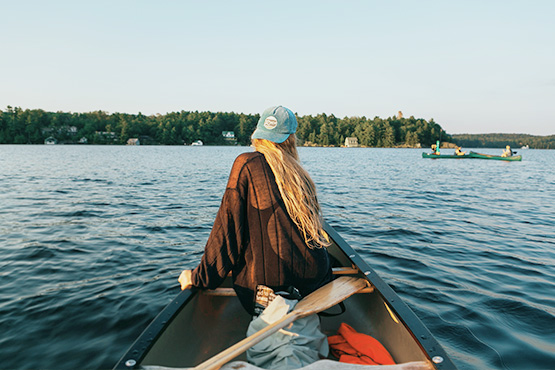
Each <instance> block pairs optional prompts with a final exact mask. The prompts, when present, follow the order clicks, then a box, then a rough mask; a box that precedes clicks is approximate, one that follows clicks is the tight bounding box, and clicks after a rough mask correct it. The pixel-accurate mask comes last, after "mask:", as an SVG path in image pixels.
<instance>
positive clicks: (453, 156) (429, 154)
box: [422, 153, 470, 159]
mask: <svg viewBox="0 0 555 370" xmlns="http://www.w3.org/2000/svg"><path fill="white" fill-rule="evenodd" d="M422 158H436V159H440V158H458V159H462V158H470V155H469V154H463V155H456V154H432V153H422Z"/></svg>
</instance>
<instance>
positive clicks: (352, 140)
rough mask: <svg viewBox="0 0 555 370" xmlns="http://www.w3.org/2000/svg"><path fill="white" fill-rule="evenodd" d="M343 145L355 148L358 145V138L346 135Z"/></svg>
mask: <svg viewBox="0 0 555 370" xmlns="http://www.w3.org/2000/svg"><path fill="white" fill-rule="evenodd" d="M345 146H346V147H347V148H356V147H358V139H357V138H356V137H348V138H346V139H345Z"/></svg>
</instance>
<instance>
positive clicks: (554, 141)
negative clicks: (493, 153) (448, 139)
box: [452, 134, 555, 149]
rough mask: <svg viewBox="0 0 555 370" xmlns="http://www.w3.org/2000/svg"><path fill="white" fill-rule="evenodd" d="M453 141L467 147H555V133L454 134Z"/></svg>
mask: <svg viewBox="0 0 555 370" xmlns="http://www.w3.org/2000/svg"><path fill="white" fill-rule="evenodd" d="M452 138H453V141H454V142H455V143H456V144H457V145H459V146H463V147H467V148H504V147H505V146H506V145H510V146H511V148H513V149H514V148H520V147H522V146H526V145H528V146H529V147H530V148H534V149H555V135H550V136H534V135H527V134H454V135H453V136H452Z"/></svg>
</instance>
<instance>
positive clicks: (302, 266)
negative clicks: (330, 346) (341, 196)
mask: <svg viewBox="0 0 555 370" xmlns="http://www.w3.org/2000/svg"><path fill="white" fill-rule="evenodd" d="M296 129H297V119H296V118H295V115H294V114H293V112H292V111H291V110H289V109H287V108H285V107H282V106H277V107H271V108H268V109H266V110H265V111H264V112H263V113H262V115H261V117H260V120H259V121H258V125H257V128H256V130H255V131H254V133H253V135H252V139H253V146H254V148H255V151H254V152H251V153H243V154H241V155H239V156H238V157H237V159H236V160H235V162H234V164H233V167H232V169H231V174H230V176H229V180H228V183H227V187H226V190H225V193H224V196H223V199H222V203H221V205H220V209H219V210H218V213H217V215H216V220H215V222H214V226H213V227H212V231H211V233H210V236H209V238H208V241H207V243H206V246H205V251H204V255H203V256H202V259H201V261H200V264H199V266H198V267H197V268H195V269H194V270H184V271H183V272H182V273H181V275H180V277H179V282H180V283H181V288H182V289H187V288H190V287H197V288H200V289H215V288H217V287H218V286H219V285H220V284H221V283H222V282H223V280H224V279H225V277H226V276H227V275H228V274H229V273H231V275H232V280H233V288H234V289H235V291H236V293H237V297H238V298H239V300H240V301H241V303H242V305H243V307H244V308H245V309H246V310H247V311H248V312H249V313H250V314H251V315H253V317H254V318H255V320H253V321H252V322H251V326H252V325H257V321H256V316H257V315H258V314H260V313H261V312H262V310H263V309H264V308H265V306H266V305H267V304H268V302H269V301H271V300H272V299H273V297H275V294H276V293H279V292H287V293H285V294H283V295H286V298H289V299H300V298H301V297H304V296H306V295H308V294H310V293H311V292H313V291H314V290H316V289H318V288H319V287H321V286H323V285H325V284H326V283H328V282H329V281H330V280H331V279H332V274H331V264H330V259H329V255H328V252H327V250H326V248H325V247H326V246H327V245H328V244H329V242H328V239H327V235H326V234H325V232H324V231H323V227H322V218H321V212H320V206H319V204H318V200H317V197H316V188H315V185H314V183H313V181H312V179H311V178H310V176H309V175H308V173H307V172H306V170H305V169H304V168H303V167H302V166H301V164H300V162H299V156H298V152H297V147H296V137H295V132H296ZM307 319H308V320H307V321H302V320H303V319H301V321H297V322H295V323H294V327H295V326H299V328H298V329H299V330H300V331H301V332H302V331H304V330H305V329H306V327H312V329H314V328H315V326H318V325H319V323H318V317H317V315H313V316H309V317H308V318H307ZM289 330H291V331H295V328H291V329H289ZM316 331H318V330H316ZM320 334H321V333H320ZM276 335H282V336H283V334H282V332H278V333H276V334H274V335H273V336H272V338H273V339H272V340H274V341H276V342H275V346H276V347H279V346H282V344H283V343H281V342H280V341H282V340H285V341H291V338H281V339H280V338H276ZM315 336H316V337H317V338H316V342H315V343H314V346H313V347H314V348H313V350H312V352H311V353H310V354H309V356H308V357H307V356H306V353H302V354H299V356H297V358H295V356H293V358H292V359H287V360H284V359H281V358H280V355H279V354H276V355H275V356H271V355H270V356H268V353H267V349H265V350H264V351H263V352H264V353H263V354H262V353H257V349H256V348H254V349H252V350H250V351H249V352H247V357H248V358H249V360H250V361H251V362H253V363H255V364H256V365H257V366H261V367H265V368H287V367H289V365H290V367H291V368H295V366H296V367H302V366H305V365H307V364H308V363H310V362H312V361H316V360H318V352H320V355H321V356H322V355H323V356H325V355H327V353H326V352H327V343H326V339H325V336H324V335H323V334H321V335H319V334H317V333H316V335H315ZM293 337H294V335H293ZM262 343H264V342H262ZM282 347H283V346H282ZM301 347H303V346H301ZM309 347H310V346H309ZM294 351H295V350H294ZM294 351H293V352H294ZM301 351H304V349H301ZM249 354H250V355H249ZM258 355H261V356H258ZM257 356H258V357H259V358H258V359H257ZM260 357H263V358H262V359H260ZM307 358H308V359H309V360H310V361H308V360H307ZM310 358H311V359H310ZM283 361H285V362H283ZM307 361H308V363H307ZM299 365H301V366H299Z"/></svg>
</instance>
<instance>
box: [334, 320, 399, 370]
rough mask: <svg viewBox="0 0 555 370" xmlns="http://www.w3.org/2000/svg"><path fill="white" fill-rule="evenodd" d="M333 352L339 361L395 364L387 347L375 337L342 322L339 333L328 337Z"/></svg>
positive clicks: (365, 363) (364, 363)
mask: <svg viewBox="0 0 555 370" xmlns="http://www.w3.org/2000/svg"><path fill="white" fill-rule="evenodd" d="M328 343H329V345H330V351H331V353H332V354H333V355H334V356H335V357H337V358H338V359H339V362H346V363H350V364H363V365H395V361H393V358H392V357H391V355H390V354H389V352H388V351H387V349H385V347H384V346H383V345H382V344H381V343H380V342H379V341H378V340H377V339H375V338H372V337H371V336H369V335H367V334H362V333H359V332H357V331H356V330H355V329H353V328H352V327H351V326H349V325H348V324H345V323H341V325H340V326H339V330H337V335H332V336H329V337H328Z"/></svg>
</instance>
